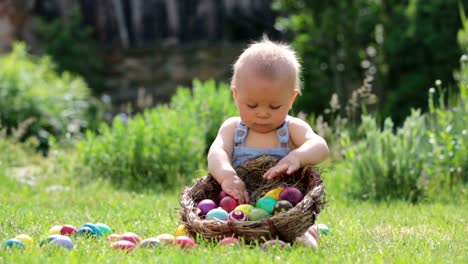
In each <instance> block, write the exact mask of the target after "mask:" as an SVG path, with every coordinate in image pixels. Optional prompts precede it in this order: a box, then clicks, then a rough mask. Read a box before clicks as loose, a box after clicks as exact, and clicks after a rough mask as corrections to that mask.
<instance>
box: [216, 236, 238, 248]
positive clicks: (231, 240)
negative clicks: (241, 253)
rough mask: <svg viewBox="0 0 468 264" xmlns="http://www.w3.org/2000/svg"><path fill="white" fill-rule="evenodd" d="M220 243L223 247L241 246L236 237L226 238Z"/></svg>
mask: <svg viewBox="0 0 468 264" xmlns="http://www.w3.org/2000/svg"><path fill="white" fill-rule="evenodd" d="M219 243H220V244H221V245H223V246H232V245H238V244H239V239H237V238H235V237H225V238H223V239H222V240H221V241H220V242H219Z"/></svg>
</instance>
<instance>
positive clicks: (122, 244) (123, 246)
mask: <svg viewBox="0 0 468 264" xmlns="http://www.w3.org/2000/svg"><path fill="white" fill-rule="evenodd" d="M111 247H112V248H114V249H120V250H125V251H131V250H132V249H134V248H135V244H134V243H132V242H131V241H128V240H119V241H116V242H113V243H112V244H111Z"/></svg>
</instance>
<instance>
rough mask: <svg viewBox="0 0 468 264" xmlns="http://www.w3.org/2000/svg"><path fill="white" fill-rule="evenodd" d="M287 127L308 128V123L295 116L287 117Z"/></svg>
mask: <svg viewBox="0 0 468 264" xmlns="http://www.w3.org/2000/svg"><path fill="white" fill-rule="evenodd" d="M289 128H293V129H295V128H310V125H309V123H307V122H306V121H304V120H302V119H300V118H297V117H292V116H291V117H289Z"/></svg>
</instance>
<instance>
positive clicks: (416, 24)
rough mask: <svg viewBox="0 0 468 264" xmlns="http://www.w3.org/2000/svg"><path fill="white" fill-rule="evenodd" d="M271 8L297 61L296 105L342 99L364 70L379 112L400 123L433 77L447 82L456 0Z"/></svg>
mask: <svg viewBox="0 0 468 264" xmlns="http://www.w3.org/2000/svg"><path fill="white" fill-rule="evenodd" d="M462 2H463V3H466V2H468V1H467V0H463V1H462ZM465 6H467V5H465ZM273 8H274V9H275V10H277V11H278V12H279V13H280V14H284V15H281V16H280V17H279V19H278V21H277V28H278V29H280V30H282V31H283V32H288V33H290V35H291V38H293V45H294V47H295V48H296V49H297V51H298V53H299V55H300V57H301V58H302V60H303V66H304V72H303V81H304V87H305V89H304V93H303V96H302V97H300V98H299V100H298V104H296V109H298V110H302V111H305V112H309V113H310V112H315V113H317V112H320V111H321V109H324V108H325V107H326V105H325V104H326V103H325V100H323V98H330V96H331V94H332V93H337V94H338V96H339V98H340V100H342V101H343V102H344V101H346V100H347V99H346V98H347V97H349V96H350V95H351V93H352V91H354V90H356V87H358V86H359V83H360V81H359V80H360V79H362V75H364V72H365V71H368V72H371V74H372V75H373V76H375V80H374V87H375V90H374V92H375V93H376V94H377V95H378V96H379V99H380V100H379V101H380V102H381V105H380V107H381V109H382V111H381V115H382V116H384V117H385V116H391V117H392V118H393V119H394V120H395V121H396V122H397V123H401V121H403V119H404V117H405V116H406V115H408V113H409V109H410V108H412V107H414V108H426V107H427V104H426V103H425V102H426V101H427V97H426V93H425V92H424V91H426V90H427V89H428V88H429V87H430V85H431V83H432V82H433V81H434V80H435V79H440V80H443V81H444V82H445V83H448V84H450V83H453V77H452V70H453V69H454V68H457V60H456V58H457V57H458V55H459V53H460V51H459V48H458V47H457V45H456V37H457V30H458V29H459V28H460V25H461V23H460V19H459V9H458V1H457V0H434V1H430V2H427V1H418V0H410V1H401V0H392V1H373V0H358V1H332V2H330V1H305V0H299V1H292V0H275V1H273ZM343 102H342V103H343Z"/></svg>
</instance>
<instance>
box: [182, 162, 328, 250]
mask: <svg viewBox="0 0 468 264" xmlns="http://www.w3.org/2000/svg"><path fill="white" fill-rule="evenodd" d="M277 162H278V161H277V159H276V158H274V157H271V156H261V157H259V158H257V159H254V160H251V161H248V162H246V163H245V164H244V165H242V166H240V167H238V168H237V169H236V171H237V174H238V175H239V177H240V178H241V179H242V180H243V181H244V183H245V185H246V187H247V191H248V192H249V194H250V202H251V204H252V205H255V203H256V201H257V200H258V199H259V198H261V197H262V195H263V194H265V193H266V192H267V191H269V190H272V189H274V188H276V187H286V186H294V187H296V188H298V189H299V190H301V192H302V193H303V194H305V195H304V198H303V200H302V201H301V202H300V203H298V204H297V205H296V206H295V207H293V208H291V209H290V210H288V211H286V212H283V213H279V214H276V215H273V216H271V217H269V218H267V219H263V220H260V221H231V220H225V221H221V220H205V219H201V218H200V217H199V216H198V214H197V204H198V202H200V201H201V200H203V199H212V200H216V197H217V195H218V194H219V192H220V191H221V186H220V185H219V184H218V182H216V180H215V179H214V178H213V177H212V176H211V175H209V174H208V175H207V176H205V177H203V178H201V179H199V180H198V181H197V182H196V183H195V185H193V186H192V187H189V188H185V190H184V191H183V193H182V195H181V199H180V205H181V208H180V214H181V220H182V222H183V224H184V225H185V227H186V229H187V231H188V233H189V235H191V236H192V237H199V238H203V239H208V240H220V239H222V238H224V237H228V236H235V237H238V238H241V239H243V240H244V241H245V242H247V243H250V242H254V241H260V242H262V241H266V240H270V239H280V240H283V241H285V242H293V241H294V240H295V239H296V238H297V237H298V236H300V235H302V234H304V233H305V232H306V231H307V229H308V228H309V227H310V226H311V225H313V224H314V222H315V219H316V217H317V215H318V214H319V213H320V211H321V210H322V209H323V206H324V205H325V190H324V186H323V182H322V179H321V177H320V171H318V170H317V169H316V168H314V167H304V168H302V169H301V170H298V171H297V172H295V173H294V174H292V175H286V176H284V177H278V178H277V179H275V180H272V181H266V180H264V179H263V178H262V175H263V174H264V173H265V172H266V171H267V170H268V169H269V168H271V167H272V166H274V165H275V164H276V163H277Z"/></svg>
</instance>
